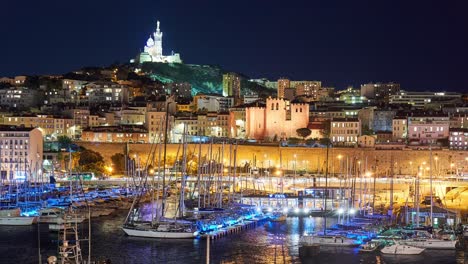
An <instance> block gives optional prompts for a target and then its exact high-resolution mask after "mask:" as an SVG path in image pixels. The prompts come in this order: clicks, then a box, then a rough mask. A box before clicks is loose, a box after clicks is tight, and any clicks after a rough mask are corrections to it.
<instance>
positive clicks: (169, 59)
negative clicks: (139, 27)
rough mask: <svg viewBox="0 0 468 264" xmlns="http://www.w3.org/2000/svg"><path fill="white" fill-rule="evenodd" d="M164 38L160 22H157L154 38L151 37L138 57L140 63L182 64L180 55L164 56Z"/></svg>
mask: <svg viewBox="0 0 468 264" xmlns="http://www.w3.org/2000/svg"><path fill="white" fill-rule="evenodd" d="M162 36H163V33H162V32H161V30H160V29H159V21H158V22H157V27H156V32H154V33H153V36H151V35H150V37H149V38H148V40H147V41H146V46H145V48H144V52H142V53H140V55H139V56H138V58H137V59H138V61H139V62H140V63H143V62H164V63H182V60H181V59H180V54H179V53H174V52H172V54H171V55H168V56H164V55H163V51H162Z"/></svg>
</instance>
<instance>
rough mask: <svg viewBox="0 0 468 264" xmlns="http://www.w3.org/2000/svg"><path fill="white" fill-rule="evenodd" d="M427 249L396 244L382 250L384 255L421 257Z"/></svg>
mask: <svg viewBox="0 0 468 264" xmlns="http://www.w3.org/2000/svg"><path fill="white" fill-rule="evenodd" d="M424 250H425V249H424V248H418V247H412V246H408V245H403V244H399V243H395V244H393V245H389V246H386V247H384V248H382V249H381V250H380V252H382V253H383V254H392V255H419V254H421V253H422V252H423V251H424Z"/></svg>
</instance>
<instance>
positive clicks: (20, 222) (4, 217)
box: [0, 208, 36, 226]
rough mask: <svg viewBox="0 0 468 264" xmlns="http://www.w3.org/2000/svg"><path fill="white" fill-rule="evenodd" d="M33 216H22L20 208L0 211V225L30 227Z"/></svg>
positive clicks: (34, 218) (33, 219)
mask: <svg viewBox="0 0 468 264" xmlns="http://www.w3.org/2000/svg"><path fill="white" fill-rule="evenodd" d="M35 220H36V217H35V216H22V215H21V210H20V208H11V209H2V210H0V225H12V226H25V225H32V224H33V223H34V221H35Z"/></svg>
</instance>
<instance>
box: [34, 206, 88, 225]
mask: <svg viewBox="0 0 468 264" xmlns="http://www.w3.org/2000/svg"><path fill="white" fill-rule="evenodd" d="M84 220H86V218H85V217H83V216H81V215H77V214H66V213H65V211H64V210H63V209H60V208H57V207H51V208H45V209H42V210H40V211H39V218H38V223H48V224H63V223H65V222H66V223H81V222H83V221H84Z"/></svg>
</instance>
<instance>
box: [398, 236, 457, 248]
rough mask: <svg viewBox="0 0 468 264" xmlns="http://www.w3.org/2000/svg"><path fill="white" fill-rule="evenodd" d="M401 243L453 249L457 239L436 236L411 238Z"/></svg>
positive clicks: (421, 246)
mask: <svg viewBox="0 0 468 264" xmlns="http://www.w3.org/2000/svg"><path fill="white" fill-rule="evenodd" d="M401 243H402V244H404V245H408V246H413V247H420V248H427V249H455V247H456V244H457V241H456V240H445V239H436V238H411V239H406V240H404V241H401Z"/></svg>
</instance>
